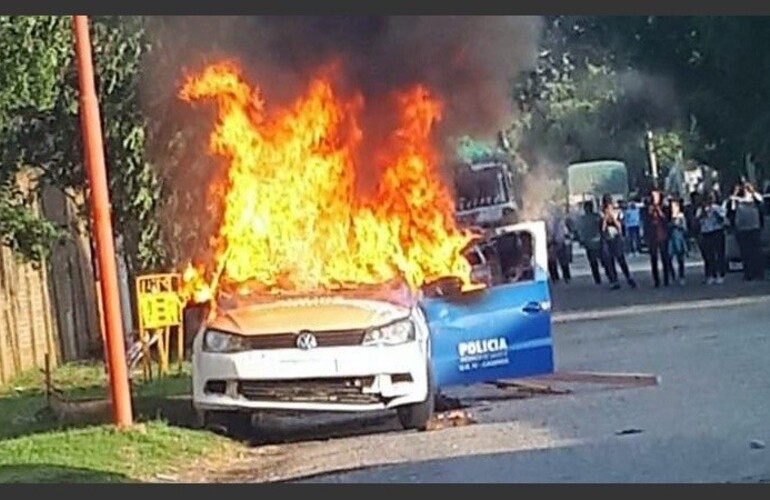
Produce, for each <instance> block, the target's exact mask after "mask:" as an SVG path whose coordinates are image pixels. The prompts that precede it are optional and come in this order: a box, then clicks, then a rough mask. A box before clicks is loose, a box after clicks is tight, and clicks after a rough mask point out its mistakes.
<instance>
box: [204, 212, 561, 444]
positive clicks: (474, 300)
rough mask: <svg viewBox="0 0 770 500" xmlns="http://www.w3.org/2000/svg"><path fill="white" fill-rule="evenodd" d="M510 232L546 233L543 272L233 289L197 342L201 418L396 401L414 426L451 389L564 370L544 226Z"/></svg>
mask: <svg viewBox="0 0 770 500" xmlns="http://www.w3.org/2000/svg"><path fill="white" fill-rule="evenodd" d="M498 231H499V232H500V234H505V233H510V232H516V231H527V232H528V233H530V235H531V236H534V238H532V239H533V241H534V243H533V244H534V249H533V250H534V252H532V254H531V255H532V259H533V261H534V262H533V267H534V273H533V275H532V279H528V280H522V281H518V282H514V283H494V284H492V286H488V287H487V288H484V289H481V290H477V291H473V292H468V293H450V294H447V293H446V288H443V289H439V290H438V292H437V291H436V290H432V291H431V290H428V289H426V290H425V292H426V293H425V294H423V295H421V296H419V297H416V296H414V295H413V294H412V293H410V292H409V291H408V290H407V289H405V288H404V287H402V286H401V285H395V286H381V287H375V288H357V289H354V290H348V291H345V290H343V291H336V292H334V293H329V294H326V295H321V296H312V297H308V296H304V297H302V296H299V297H297V296H264V297H231V298H230V299H229V300H224V301H223V302H222V303H221V304H220V307H219V310H218V312H217V314H216V315H213V316H212V317H211V318H210V319H209V320H207V321H205V322H204V324H203V325H202V326H201V328H200V330H199V332H198V334H197V335H196V337H195V340H194V342H193V359H192V362H193V405H194V407H195V409H196V410H197V411H198V414H199V416H200V418H201V420H202V421H203V423H205V424H214V425H224V426H227V427H229V428H230V429H233V428H234V427H238V428H243V426H248V425H250V422H251V417H252V415H253V414H255V413H258V412H262V411H284V410H288V411H303V412H304V411H310V412H319V411H320V412H328V411H345V412H365V411H373V410H385V409H394V410H396V412H397V414H398V417H399V420H400V422H401V424H402V426H403V427H404V428H407V429H425V428H426V426H427V423H428V421H429V420H430V418H431V417H432V415H433V411H434V407H435V406H434V405H435V402H434V398H435V396H436V394H437V393H438V391H439V390H440V389H444V388H447V387H450V386H457V385H470V384H474V383H479V382H486V381H491V380H499V379H503V378H509V379H510V378H516V377H525V376H530V375H538V374H543V373H550V372H552V371H553V354H552V343H551V332H550V325H551V323H550V296H549V289H548V281H547V271H546V264H547V261H546V258H547V257H546V249H545V228H544V225H543V223H542V222H536V223H525V224H518V225H515V226H510V227H504V228H499V229H498ZM442 290H443V291H442Z"/></svg>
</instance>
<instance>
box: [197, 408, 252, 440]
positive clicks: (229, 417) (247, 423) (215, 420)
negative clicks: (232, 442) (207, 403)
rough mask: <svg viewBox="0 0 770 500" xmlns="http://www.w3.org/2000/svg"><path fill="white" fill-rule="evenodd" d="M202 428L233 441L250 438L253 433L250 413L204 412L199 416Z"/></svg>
mask: <svg viewBox="0 0 770 500" xmlns="http://www.w3.org/2000/svg"><path fill="white" fill-rule="evenodd" d="M201 421H202V422H201V424H202V427H204V428H205V429H208V430H210V431H212V432H215V433H217V434H221V435H224V436H228V437H231V438H234V439H247V438H250V437H251V435H252V434H253V432H254V426H253V424H252V419H251V413H245V412H239V411H206V412H203V414H202V416H201Z"/></svg>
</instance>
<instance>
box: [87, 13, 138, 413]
mask: <svg viewBox="0 0 770 500" xmlns="http://www.w3.org/2000/svg"><path fill="white" fill-rule="evenodd" d="M73 30H74V32H75V53H76V57H77V65H78V78H79V82H80V122H81V127H82V129H83V146H84V149H85V165H86V169H87V170H88V183H89V186H90V188H91V196H90V199H91V212H92V216H93V221H94V225H93V229H94V240H95V243H96V258H97V262H98V265H99V281H100V285H101V291H102V304H103V307H104V323H103V324H104V327H105V329H106V332H104V337H105V340H106V344H107V366H108V367H109V378H110V394H111V396H112V415H113V418H114V422H115V425H116V426H118V427H128V426H130V425H131V424H132V419H133V415H132V410H131V392H130V389H129V385H128V367H127V366H126V348H125V345H124V341H123V322H122V314H121V310H120V295H119V291H118V272H117V269H116V264H115V242H114V240H113V236H112V221H111V219H110V195H109V191H108V188H107V172H106V168H105V166H104V145H103V144H102V128H101V122H100V118H99V102H98V101H97V99H96V85H95V82H94V68H93V60H92V57H91V39H90V34H89V28H88V17H87V16H73Z"/></svg>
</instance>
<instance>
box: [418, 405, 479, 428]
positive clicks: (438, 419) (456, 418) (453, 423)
mask: <svg viewBox="0 0 770 500" xmlns="http://www.w3.org/2000/svg"><path fill="white" fill-rule="evenodd" d="M475 423H476V420H474V419H473V416H472V415H471V414H470V412H467V411H465V410H452V411H448V412H444V413H438V414H436V415H435V416H434V417H433V418H432V419H431V420H430V421H428V426H427V427H426V429H425V430H428V431H437V430H439V429H447V428H449V427H462V426H465V425H471V424H475Z"/></svg>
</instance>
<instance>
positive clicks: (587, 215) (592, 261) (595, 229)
mask: <svg viewBox="0 0 770 500" xmlns="http://www.w3.org/2000/svg"><path fill="white" fill-rule="evenodd" d="M576 233H577V240H578V242H580V244H581V245H583V248H585V251H586V259H588V265H589V266H590V268H591V276H593V278H594V283H596V284H597V285H601V284H602V277H601V273H600V272H599V262H600V261H602V216H601V215H599V214H598V213H596V212H595V211H594V203H593V201H586V202H584V203H583V215H581V216H580V219H578V223H577V227H576Z"/></svg>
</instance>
